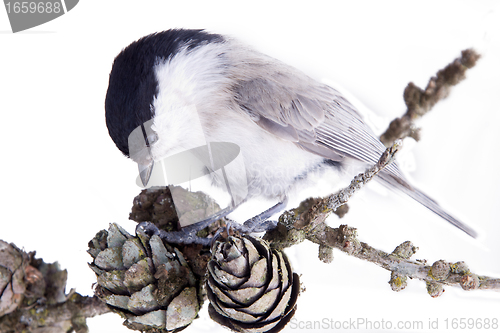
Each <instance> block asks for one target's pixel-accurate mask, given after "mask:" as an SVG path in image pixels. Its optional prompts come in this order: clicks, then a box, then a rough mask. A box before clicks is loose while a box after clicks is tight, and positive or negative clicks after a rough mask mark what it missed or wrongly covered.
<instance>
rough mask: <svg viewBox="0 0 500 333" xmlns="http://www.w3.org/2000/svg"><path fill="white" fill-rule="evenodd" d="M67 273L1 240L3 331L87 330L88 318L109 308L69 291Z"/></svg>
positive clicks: (55, 332)
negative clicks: (86, 320)
mask: <svg viewBox="0 0 500 333" xmlns="http://www.w3.org/2000/svg"><path fill="white" fill-rule="evenodd" d="M67 275H68V273H67V271H66V270H62V269H60V268H59V265H58V264H57V262H56V263H45V262H44V261H43V260H42V259H37V258H35V252H30V253H26V252H24V251H23V250H21V249H20V248H18V247H17V246H16V245H15V244H12V243H10V244H9V243H7V242H4V241H2V240H0V333H17V332H32V333H42V332H51V333H65V332H69V331H75V332H77V333H86V332H88V329H87V325H86V323H85V319H86V318H88V317H93V316H96V315H100V314H103V313H106V312H109V311H110V310H109V309H108V308H107V307H106V305H105V304H104V303H103V302H101V301H100V300H99V299H98V298H95V297H88V296H87V297H85V296H81V295H79V294H77V293H76V292H74V291H73V290H72V291H70V293H69V294H68V295H66V294H65V289H66V280H67Z"/></svg>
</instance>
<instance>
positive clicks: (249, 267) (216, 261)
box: [206, 236, 300, 333]
mask: <svg viewBox="0 0 500 333" xmlns="http://www.w3.org/2000/svg"><path fill="white" fill-rule="evenodd" d="M206 289H207V295H208V298H209V300H210V305H209V314H210V317H211V318H212V319H213V320H215V321H216V322H218V323H219V324H221V325H223V326H226V327H228V328H230V329H232V330H234V331H237V332H249V333H250V332H259V333H261V332H269V333H273V332H278V331H280V330H281V329H282V328H283V327H284V326H285V325H286V324H287V323H288V322H289V320H290V319H291V317H292V316H293V314H294V313H295V309H296V305H295V302H296V300H297V296H298V294H299V289H300V282H299V277H298V275H297V274H295V273H293V272H292V270H291V267H290V263H289V261H288V258H287V257H286V255H285V254H284V253H283V252H281V251H277V250H274V249H270V247H269V245H268V244H267V242H265V241H263V240H260V239H256V238H253V237H250V236H243V237H241V238H240V237H229V238H227V240H226V241H224V242H216V243H215V244H214V246H213V248H212V259H211V260H210V262H209V263H208V279H207V288H206Z"/></svg>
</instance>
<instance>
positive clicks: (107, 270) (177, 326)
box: [88, 224, 203, 333]
mask: <svg viewBox="0 0 500 333" xmlns="http://www.w3.org/2000/svg"><path fill="white" fill-rule="evenodd" d="M88 252H89V254H90V255H91V256H92V257H93V258H94V261H93V263H91V264H89V265H90V268H91V269H92V270H93V271H94V272H95V273H96V275H97V284H98V286H97V287H96V291H95V293H96V295H97V296H98V297H99V298H100V299H101V300H103V301H104V302H106V304H108V305H109V306H110V307H111V308H112V309H113V310H114V311H115V312H118V313H119V314H120V315H122V316H123V317H124V318H126V319H127V320H126V321H125V322H124V325H125V326H127V327H128V328H130V329H134V330H140V331H143V332H155V333H156V332H176V331H179V330H181V329H183V328H185V327H186V326H188V325H189V324H191V322H192V321H193V320H194V319H195V318H196V317H197V315H198V311H199V309H200V306H201V303H202V302H203V301H202V297H200V296H199V295H200V292H199V291H200V289H199V288H200V284H201V283H200V281H199V280H198V279H197V278H196V276H195V275H194V274H193V272H192V271H191V268H190V267H189V265H188V263H187V262H186V260H185V259H184V256H183V254H182V253H181V252H180V251H179V250H178V249H177V248H175V247H172V246H170V245H169V244H167V243H165V242H164V241H163V240H161V239H160V237H159V236H157V235H148V234H145V233H138V235H137V236H135V237H134V236H131V235H130V234H129V233H128V232H127V231H125V230H124V229H123V228H121V227H120V226H118V225H117V224H111V225H110V228H109V229H108V230H107V231H106V230H101V231H100V232H99V233H97V235H96V236H95V237H94V239H92V241H90V243H89V250H88Z"/></svg>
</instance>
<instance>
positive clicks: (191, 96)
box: [148, 46, 248, 226]
mask: <svg viewBox="0 0 500 333" xmlns="http://www.w3.org/2000/svg"><path fill="white" fill-rule="evenodd" d="M219 47H220V46H214V47H212V46H207V47H205V46H204V47H203V48H200V49H199V51H198V49H197V50H195V51H192V52H189V53H188V52H186V51H185V50H183V51H181V52H179V54H178V55H176V56H175V57H173V58H172V59H168V60H166V61H160V62H159V63H158V65H157V66H156V68H155V73H156V78H157V81H158V91H159V93H158V95H157V96H156V98H155V99H154V100H153V103H152V108H153V109H154V114H155V116H154V118H153V124H152V125H151V130H152V131H153V132H155V133H156V134H157V141H156V142H155V143H154V144H153V145H152V146H151V155H152V157H153V159H154V161H155V167H154V169H153V175H152V176H151V178H152V179H153V178H154V179H157V180H159V182H160V183H159V184H157V183H151V184H149V183H148V187H149V186H165V185H167V184H173V185H179V186H181V187H184V188H186V189H189V190H191V191H193V190H194V191H196V190H202V191H204V192H209V191H207V190H205V189H206V188H207V185H209V186H211V185H213V184H217V185H218V186H220V187H221V188H222V190H223V191H224V192H225V193H226V198H225V199H226V200H225V201H226V202H225V203H226V206H224V205H222V207H223V208H224V207H227V206H232V207H235V206H236V205H238V204H239V203H241V202H242V201H243V200H244V199H245V198H246V197H247V194H248V186H247V182H246V179H247V178H246V169H245V165H244V159H243V156H242V154H241V152H240V148H239V146H238V145H236V144H234V143H227V142H217V143H215V142H214V143H212V142H209V140H208V138H209V137H211V136H210V133H207V130H208V129H207V127H205V126H203V124H206V123H207V122H206V118H207V117H209V118H210V117H213V116H214V115H213V114H211V113H210V112H209V111H208V107H207V105H209V104H210V103H215V102H216V101H217V93H218V91H219V90H220V86H218V84H220V83H221V82H223V81H224V76H222V74H221V73H220V67H221V66H220V63H218V62H220V57H218V56H217V55H218V54H220V50H217V48H219ZM214 59H215V60H214ZM197 106H199V107H200V109H198V108H197ZM158 173H160V174H159V175H156V174H158ZM171 193H172V197H173V199H174V203H175V201H176V199H177V200H181V198H176V193H177V192H176V191H175V190H173V189H172V190H171ZM179 207H182V205H179ZM176 209H177V205H176ZM177 213H178V216H179V220H180V224H181V225H182V226H186V225H189V224H193V223H196V222H199V220H193V218H195V216H193V214H188V213H187V212H181V211H177ZM215 213H217V212H213V211H208V210H207V212H206V214H207V215H206V216H203V217H204V218H207V217H209V216H210V215H212V214H215ZM198 218H199V217H198Z"/></svg>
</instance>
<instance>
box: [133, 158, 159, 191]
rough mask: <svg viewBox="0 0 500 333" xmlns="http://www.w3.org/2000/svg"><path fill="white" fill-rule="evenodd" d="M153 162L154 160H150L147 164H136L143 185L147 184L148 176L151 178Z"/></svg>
mask: <svg viewBox="0 0 500 333" xmlns="http://www.w3.org/2000/svg"><path fill="white" fill-rule="evenodd" d="M154 164H155V162H154V161H151V163H149V164H140V163H138V164H137V165H138V166H139V175H140V176H141V181H142V185H143V186H144V187H146V186H147V185H148V182H149V178H151V173H152V172H153V166H154Z"/></svg>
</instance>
